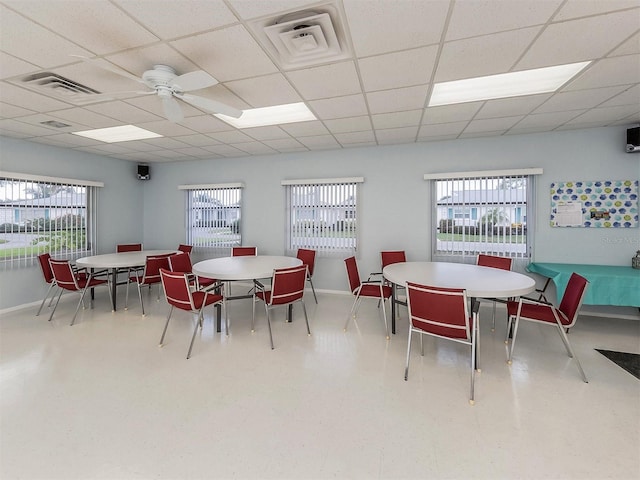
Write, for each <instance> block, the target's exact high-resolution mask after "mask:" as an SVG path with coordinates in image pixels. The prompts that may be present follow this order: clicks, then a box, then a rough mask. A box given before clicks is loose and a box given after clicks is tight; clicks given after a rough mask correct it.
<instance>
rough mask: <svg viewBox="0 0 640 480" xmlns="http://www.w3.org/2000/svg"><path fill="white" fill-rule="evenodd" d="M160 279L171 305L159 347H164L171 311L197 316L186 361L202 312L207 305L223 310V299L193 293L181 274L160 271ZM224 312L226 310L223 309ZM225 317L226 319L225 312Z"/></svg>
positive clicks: (163, 269)
mask: <svg viewBox="0 0 640 480" xmlns="http://www.w3.org/2000/svg"><path fill="white" fill-rule="evenodd" d="M160 279H161V282H162V288H163V290H164V294H165V296H166V298H167V303H168V304H169V305H171V308H170V309H169V314H168V315H167V323H165V325H164V330H163V331H162V337H160V346H161V347H162V346H163V345H164V337H165V335H166V333H167V327H168V326H169V320H170V319H171V314H172V313H173V309H174V307H175V308H179V309H180V310H185V311H187V312H191V313H195V314H197V315H198V319H197V321H196V325H195V328H194V329H193V335H192V336H191V343H190V344H189V351H188V352H187V359H189V357H191V350H192V349H193V341H194V340H195V338H196V333H197V331H198V326H200V328H202V323H203V313H202V312H203V310H204V307H206V306H208V305H222V307H223V308H225V302H224V297H223V296H222V295H219V294H216V293H211V292H205V291H202V290H196V291H195V292H193V291H192V290H191V288H190V286H189V276H188V274H186V273H182V272H170V271H169V270H167V269H165V268H161V269H160ZM225 310H226V308H225ZM225 317H227V315H226V312H225ZM228 334H229V319H228V317H227V335H228Z"/></svg>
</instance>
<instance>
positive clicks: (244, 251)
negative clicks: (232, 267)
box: [231, 247, 258, 257]
mask: <svg viewBox="0 0 640 480" xmlns="http://www.w3.org/2000/svg"><path fill="white" fill-rule="evenodd" d="M257 254H258V248H257V247H231V256H232V257H255V256H256V255H257Z"/></svg>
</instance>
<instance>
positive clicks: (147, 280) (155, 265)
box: [141, 255, 170, 285]
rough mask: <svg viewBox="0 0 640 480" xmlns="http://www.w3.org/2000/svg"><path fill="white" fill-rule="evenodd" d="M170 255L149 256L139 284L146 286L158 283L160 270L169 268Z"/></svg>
mask: <svg viewBox="0 0 640 480" xmlns="http://www.w3.org/2000/svg"><path fill="white" fill-rule="evenodd" d="M169 257H170V255H157V256H149V257H147V260H146V262H145V264H144V273H143V274H142V281H141V283H143V284H145V285H148V284H151V283H159V282H160V269H161V268H165V269H168V268H169Z"/></svg>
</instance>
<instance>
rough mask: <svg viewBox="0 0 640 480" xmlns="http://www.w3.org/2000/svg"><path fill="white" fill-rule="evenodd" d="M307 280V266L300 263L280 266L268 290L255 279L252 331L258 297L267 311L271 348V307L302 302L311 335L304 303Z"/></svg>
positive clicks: (309, 332) (275, 271)
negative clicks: (285, 266) (286, 266)
mask: <svg viewBox="0 0 640 480" xmlns="http://www.w3.org/2000/svg"><path fill="white" fill-rule="evenodd" d="M306 281H307V266H306V265H300V266H298V267H291V268H279V269H276V270H274V271H273V276H272V277H271V290H266V288H265V286H264V285H263V284H262V283H261V282H260V281H258V280H254V284H255V289H254V294H253V317H252V320H251V331H252V332H253V331H255V319H256V299H260V300H262V301H263V302H264V308H265V311H266V312H267V324H268V325H269V340H270V341H271V350H273V348H274V347H273V335H272V333H271V317H270V315H269V309H271V308H273V307H277V306H283V305H293V304H294V303H296V302H300V303H301V304H302V311H303V312H304V320H305V322H306V323H307V334H308V335H311V330H310V329H309V318H308V317H307V309H306V307H305V305H304V298H303V297H304V286H305V283H306Z"/></svg>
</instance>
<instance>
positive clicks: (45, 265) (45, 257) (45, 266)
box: [38, 253, 53, 283]
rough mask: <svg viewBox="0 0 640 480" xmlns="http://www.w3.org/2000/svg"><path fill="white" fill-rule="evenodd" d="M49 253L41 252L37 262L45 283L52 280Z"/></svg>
mask: <svg viewBox="0 0 640 480" xmlns="http://www.w3.org/2000/svg"><path fill="white" fill-rule="evenodd" d="M50 258H51V255H50V254H49V253H43V254H41V255H38V262H40V268H41V269H42V276H44V280H45V282H47V283H51V282H53V272H52V271H51V265H49V259H50Z"/></svg>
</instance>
